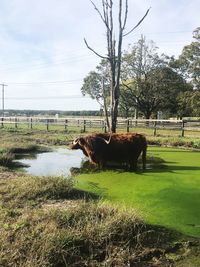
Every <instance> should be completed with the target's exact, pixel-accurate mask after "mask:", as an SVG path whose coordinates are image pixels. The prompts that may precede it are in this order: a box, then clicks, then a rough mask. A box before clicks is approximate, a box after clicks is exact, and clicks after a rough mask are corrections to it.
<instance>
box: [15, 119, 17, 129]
mask: <svg viewBox="0 0 200 267" xmlns="http://www.w3.org/2000/svg"><path fill="white" fill-rule="evenodd" d="M15 128H17V118H16V117H15Z"/></svg>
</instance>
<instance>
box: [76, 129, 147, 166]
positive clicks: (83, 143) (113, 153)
mask: <svg viewBox="0 0 200 267" xmlns="http://www.w3.org/2000/svg"><path fill="white" fill-rule="evenodd" d="M71 149H81V150H82V151H83V153H84V155H85V156H87V157H88V158H89V160H90V161H91V162H92V163H94V164H98V165H99V166H102V167H103V166H105V165H106V163H107V162H117V163H126V164H127V166H129V168H130V169H133V170H136V169H137V161H138V158H139V156H140V154H141V153H142V164H143V170H144V169H145V167H146V150H147V141H146V138H145V136H144V135H142V134H138V133H119V134H117V133H112V134H109V133H99V134H92V135H88V136H85V137H80V138H77V139H76V140H74V142H73V144H72V145H71Z"/></svg>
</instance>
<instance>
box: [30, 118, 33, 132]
mask: <svg viewBox="0 0 200 267" xmlns="http://www.w3.org/2000/svg"><path fill="white" fill-rule="evenodd" d="M30 121H31V124H30V128H31V130H32V129H33V119H32V118H31V119H30Z"/></svg>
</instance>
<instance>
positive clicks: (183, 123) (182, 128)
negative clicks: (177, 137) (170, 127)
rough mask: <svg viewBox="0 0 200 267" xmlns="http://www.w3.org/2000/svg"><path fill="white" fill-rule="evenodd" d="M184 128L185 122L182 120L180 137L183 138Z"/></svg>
mask: <svg viewBox="0 0 200 267" xmlns="http://www.w3.org/2000/svg"><path fill="white" fill-rule="evenodd" d="M184 127H185V121H184V120H182V127H181V136H182V137H184V132H185V131H184Z"/></svg>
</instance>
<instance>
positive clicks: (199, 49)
mask: <svg viewBox="0 0 200 267" xmlns="http://www.w3.org/2000/svg"><path fill="white" fill-rule="evenodd" d="M193 38H194V39H195V41H193V42H192V43H191V44H189V45H186V46H185V47H184V48H183V51H182V53H181V55H180V56H179V58H178V59H174V58H172V60H171V66H172V67H174V68H175V69H176V70H177V71H178V72H179V73H181V74H183V75H184V76H185V78H186V79H188V80H189V81H191V82H192V84H193V87H194V89H200V27H198V28H197V29H196V30H194V32H193Z"/></svg>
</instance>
